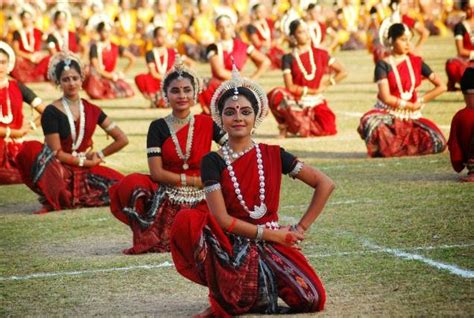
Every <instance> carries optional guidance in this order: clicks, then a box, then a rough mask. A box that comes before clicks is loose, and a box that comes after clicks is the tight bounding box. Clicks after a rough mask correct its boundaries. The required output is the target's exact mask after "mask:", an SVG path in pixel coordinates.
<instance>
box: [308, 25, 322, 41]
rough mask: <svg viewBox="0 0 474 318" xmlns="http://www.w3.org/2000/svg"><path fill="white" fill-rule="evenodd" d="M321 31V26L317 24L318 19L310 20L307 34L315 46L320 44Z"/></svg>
mask: <svg viewBox="0 0 474 318" xmlns="http://www.w3.org/2000/svg"><path fill="white" fill-rule="evenodd" d="M321 33H322V32H321V26H320V25H319V23H318V21H312V22H311V23H310V24H309V35H310V37H311V40H312V41H313V45H314V46H315V47H318V46H319V45H320V44H321V37H322V34H321Z"/></svg>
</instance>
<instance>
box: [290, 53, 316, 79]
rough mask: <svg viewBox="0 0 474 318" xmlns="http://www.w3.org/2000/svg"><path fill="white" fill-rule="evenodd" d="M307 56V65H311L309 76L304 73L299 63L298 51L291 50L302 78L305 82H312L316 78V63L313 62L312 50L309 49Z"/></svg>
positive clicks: (302, 66) (301, 64)
mask: <svg viewBox="0 0 474 318" xmlns="http://www.w3.org/2000/svg"><path fill="white" fill-rule="evenodd" d="M308 54H309V63H310V65H311V73H309V74H308V72H307V71H306V69H305V67H304V65H303V63H302V62H301V59H300V54H299V51H298V49H296V48H295V49H294V50H293V56H294V57H295V60H296V64H297V65H298V68H299V69H300V71H301V73H303V77H304V78H305V79H306V80H307V81H312V80H313V79H314V78H315V77H316V70H317V67H316V63H315V61H314V54H313V49H312V48H309V50H308Z"/></svg>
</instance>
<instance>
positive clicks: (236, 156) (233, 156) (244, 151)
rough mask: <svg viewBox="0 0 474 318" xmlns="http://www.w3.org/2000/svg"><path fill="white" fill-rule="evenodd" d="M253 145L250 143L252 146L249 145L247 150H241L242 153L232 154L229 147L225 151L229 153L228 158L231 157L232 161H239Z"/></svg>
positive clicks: (232, 151)
mask: <svg viewBox="0 0 474 318" xmlns="http://www.w3.org/2000/svg"><path fill="white" fill-rule="evenodd" d="M254 145H255V144H254V142H253V141H252V144H251V145H250V146H249V147H248V148H246V149H244V150H242V151H239V152H234V150H233V149H232V148H231V147H229V146H228V147H227V150H228V151H229V153H230V156H231V157H232V159H234V160H237V159H239V158H240V157H242V156H243V155H245V154H246V153H247V152H249V151H250V150H252V148H253V147H254Z"/></svg>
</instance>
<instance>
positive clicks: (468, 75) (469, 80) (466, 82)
mask: <svg viewBox="0 0 474 318" xmlns="http://www.w3.org/2000/svg"><path fill="white" fill-rule="evenodd" d="M460 84H461V91H463V93H464V92H466V91H467V90H468V89H474V67H468V68H466V70H465V71H464V74H463V75H462V77H461V83H460Z"/></svg>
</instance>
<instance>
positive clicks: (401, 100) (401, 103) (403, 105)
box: [400, 99, 407, 109]
mask: <svg viewBox="0 0 474 318" xmlns="http://www.w3.org/2000/svg"><path fill="white" fill-rule="evenodd" d="M406 107H407V101H406V100H404V99H400V108H401V109H404V108H406Z"/></svg>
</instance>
